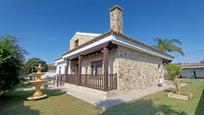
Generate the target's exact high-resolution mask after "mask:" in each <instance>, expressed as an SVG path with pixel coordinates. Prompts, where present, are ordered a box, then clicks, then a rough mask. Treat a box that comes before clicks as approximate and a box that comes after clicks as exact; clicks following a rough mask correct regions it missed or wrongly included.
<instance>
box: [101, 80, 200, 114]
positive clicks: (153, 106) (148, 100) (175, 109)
mask: <svg viewBox="0 0 204 115" xmlns="http://www.w3.org/2000/svg"><path fill="white" fill-rule="evenodd" d="M185 81H189V80H183V82H185ZM203 89H204V81H203V80H192V84H189V85H187V86H185V87H184V88H182V91H187V92H192V93H193V100H192V101H182V100H176V99H172V98H169V97H167V93H168V92H169V91H170V90H165V91H161V92H158V93H155V94H152V95H148V96H145V97H143V98H141V99H139V100H135V101H132V102H129V103H126V104H121V105H118V106H115V107H113V108H110V109H108V110H107V111H105V112H104V113H103V114H104V115H106V114H111V115H118V114H120V115H126V114H134V115H135V114H136V115H204V92H203Z"/></svg>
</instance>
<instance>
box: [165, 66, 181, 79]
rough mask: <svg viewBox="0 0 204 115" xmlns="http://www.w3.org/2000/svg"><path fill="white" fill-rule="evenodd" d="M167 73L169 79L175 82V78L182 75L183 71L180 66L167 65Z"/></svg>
mask: <svg viewBox="0 0 204 115" xmlns="http://www.w3.org/2000/svg"><path fill="white" fill-rule="evenodd" d="M167 71H168V74H167V78H168V79H169V80H174V78H175V77H177V76H180V75H181V72H182V69H181V67H180V66H179V65H176V64H170V63H169V64H167Z"/></svg>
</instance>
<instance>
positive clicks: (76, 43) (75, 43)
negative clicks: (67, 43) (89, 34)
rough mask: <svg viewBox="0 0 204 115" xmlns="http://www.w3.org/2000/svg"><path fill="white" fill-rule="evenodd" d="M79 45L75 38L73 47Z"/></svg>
mask: <svg viewBox="0 0 204 115" xmlns="http://www.w3.org/2000/svg"><path fill="white" fill-rule="evenodd" d="M78 46H79V40H75V41H74V48H76V47H78Z"/></svg>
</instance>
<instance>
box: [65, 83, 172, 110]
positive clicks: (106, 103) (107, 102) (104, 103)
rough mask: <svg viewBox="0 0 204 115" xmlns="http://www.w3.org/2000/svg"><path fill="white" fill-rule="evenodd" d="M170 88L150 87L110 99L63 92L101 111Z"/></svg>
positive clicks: (81, 93)
mask: <svg viewBox="0 0 204 115" xmlns="http://www.w3.org/2000/svg"><path fill="white" fill-rule="evenodd" d="M170 87H173V85H172V83H170V84H168V85H165V86H163V87H151V88H146V89H137V90H135V92H133V93H131V94H128V95H121V96H116V97H111V98H104V97H101V96H99V95H97V94H95V93H92V92H85V91H81V90H80V92H79V91H77V90H75V89H72V88H69V87H65V88H63V91H66V93H67V94H69V95H72V96H74V97H77V98H79V99H82V100H84V101H86V102H88V103H91V104H94V105H96V106H99V107H101V108H103V109H107V108H109V107H112V106H115V105H118V104H121V103H125V102H129V101H131V100H135V99H138V98H141V97H144V96H146V95H150V94H152V93H156V92H158V91H162V90H164V89H167V88H170Z"/></svg>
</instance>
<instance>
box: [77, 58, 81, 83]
mask: <svg viewBox="0 0 204 115" xmlns="http://www.w3.org/2000/svg"><path fill="white" fill-rule="evenodd" d="M81 61H82V56H79V57H78V72H77V76H78V84H79V85H80V84H81Z"/></svg>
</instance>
